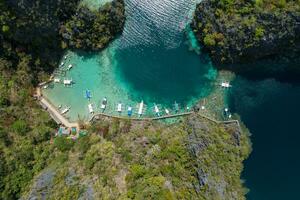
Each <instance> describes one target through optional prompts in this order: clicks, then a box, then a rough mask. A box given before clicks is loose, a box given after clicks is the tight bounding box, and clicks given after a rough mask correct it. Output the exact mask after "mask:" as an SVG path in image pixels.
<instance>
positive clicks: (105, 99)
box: [101, 97, 107, 111]
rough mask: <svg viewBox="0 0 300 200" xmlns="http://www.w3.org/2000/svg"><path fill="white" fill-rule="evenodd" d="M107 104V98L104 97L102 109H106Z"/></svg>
mask: <svg viewBox="0 0 300 200" xmlns="http://www.w3.org/2000/svg"><path fill="white" fill-rule="evenodd" d="M106 106H107V98H106V97H104V98H103V100H102V103H101V109H102V110H103V111H104V110H105V109H106Z"/></svg>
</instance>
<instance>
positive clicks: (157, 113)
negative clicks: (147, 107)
mask: <svg viewBox="0 0 300 200" xmlns="http://www.w3.org/2000/svg"><path fill="white" fill-rule="evenodd" d="M154 111H155V114H156V115H157V116H158V117H159V116H160V113H159V109H158V106H157V105H156V104H154Z"/></svg>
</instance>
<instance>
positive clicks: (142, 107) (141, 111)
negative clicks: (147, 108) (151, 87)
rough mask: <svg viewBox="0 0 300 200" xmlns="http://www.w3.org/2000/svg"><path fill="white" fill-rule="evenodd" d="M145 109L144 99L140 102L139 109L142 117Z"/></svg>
mask: <svg viewBox="0 0 300 200" xmlns="http://www.w3.org/2000/svg"><path fill="white" fill-rule="evenodd" d="M143 109H144V101H141V103H140V104H139V110H138V115H139V117H141V116H142V115H143Z"/></svg>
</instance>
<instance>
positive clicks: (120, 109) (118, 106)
mask: <svg viewBox="0 0 300 200" xmlns="http://www.w3.org/2000/svg"><path fill="white" fill-rule="evenodd" d="M117 111H118V113H121V112H122V103H118V105H117Z"/></svg>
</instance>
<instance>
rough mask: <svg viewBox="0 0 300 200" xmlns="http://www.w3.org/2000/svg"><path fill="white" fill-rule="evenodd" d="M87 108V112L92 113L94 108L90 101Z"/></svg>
mask: <svg viewBox="0 0 300 200" xmlns="http://www.w3.org/2000/svg"><path fill="white" fill-rule="evenodd" d="M88 108H89V112H90V113H91V114H93V113H94V109H93V105H92V104H91V103H90V104H89V105H88Z"/></svg>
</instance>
